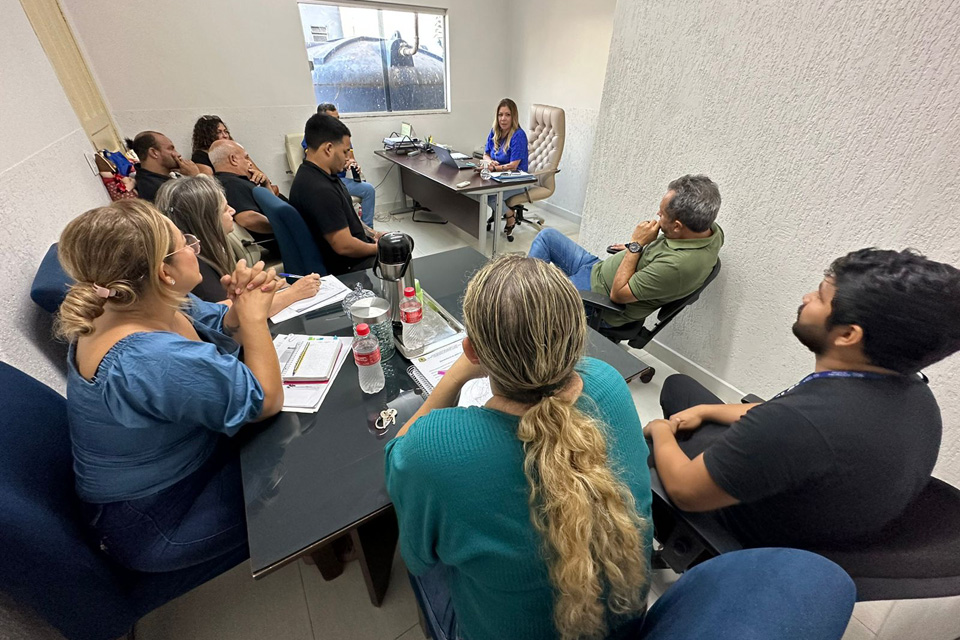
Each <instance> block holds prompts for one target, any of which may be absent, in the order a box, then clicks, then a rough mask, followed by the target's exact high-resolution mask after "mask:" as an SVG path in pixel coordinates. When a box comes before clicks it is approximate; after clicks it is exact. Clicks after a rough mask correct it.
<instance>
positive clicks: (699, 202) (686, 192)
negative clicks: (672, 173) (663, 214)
mask: <svg viewBox="0 0 960 640" xmlns="http://www.w3.org/2000/svg"><path fill="white" fill-rule="evenodd" d="M667 191H673V198H671V199H670V204H668V205H667V213H669V214H670V217H672V218H673V219H674V220H679V221H680V222H682V223H683V226H685V227H686V228H687V229H690V231H693V232H696V233H700V232H703V231H707V230H708V229H710V227H711V225H713V222H714V220H716V219H717V213H719V212H720V189H719V188H718V187H717V184H716V183H715V182H714V181H713V180H711V179H710V178H708V177H707V176H702V175H698V176H692V175H685V176H681V177H679V178H677V179H676V180H674V181H673V182H671V183H670V184H669V185H667Z"/></svg>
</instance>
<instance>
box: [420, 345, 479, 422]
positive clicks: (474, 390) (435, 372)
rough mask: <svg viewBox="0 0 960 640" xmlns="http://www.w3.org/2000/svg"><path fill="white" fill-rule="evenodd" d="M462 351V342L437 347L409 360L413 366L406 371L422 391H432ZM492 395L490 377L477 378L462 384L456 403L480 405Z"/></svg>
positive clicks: (470, 405) (463, 405)
mask: <svg viewBox="0 0 960 640" xmlns="http://www.w3.org/2000/svg"><path fill="white" fill-rule="evenodd" d="M462 353H463V343H461V342H457V343H454V344H451V345H449V346H446V347H443V348H442V349H437V350H436V351H434V352H432V353H428V354H427V355H424V356H420V357H418V358H414V359H413V360H411V362H412V363H413V366H411V367H410V368H409V369H407V373H408V374H409V375H410V377H411V378H413V379H414V380H415V381H416V382H417V383H418V384H419V385H420V386H421V387H422V388H423V390H424V391H427V392H430V391H433V388H434V387H436V386H437V384H438V383H439V382H440V379H441V378H442V377H443V376H444V374H446V373H447V371H448V370H449V369H450V367H452V366H453V363H454V362H456V361H457V359H458V358H459V357H460V355H461V354H462ZM492 397H493V391H492V390H491V389H490V379H489V378H479V379H477V380H471V381H469V382H468V383H467V384H465V385H463V388H462V389H461V390H460V401H459V403H458V404H459V406H461V407H482V406H483V405H484V404H486V402H487V400H489V399H490V398H492Z"/></svg>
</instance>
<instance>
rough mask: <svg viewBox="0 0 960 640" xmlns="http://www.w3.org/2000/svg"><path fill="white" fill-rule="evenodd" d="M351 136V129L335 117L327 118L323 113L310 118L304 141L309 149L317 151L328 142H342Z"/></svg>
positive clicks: (305, 128) (304, 130) (304, 133)
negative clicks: (344, 138) (345, 137)
mask: <svg viewBox="0 0 960 640" xmlns="http://www.w3.org/2000/svg"><path fill="white" fill-rule="evenodd" d="M349 135H350V129H347V125H345V124H343V123H342V122H340V121H339V120H337V119H336V118H334V117H333V116H326V115H323V114H321V113H318V114H316V115H312V116H310V119H309V120H307V125H306V126H305V127H304V129H303V139H304V140H305V141H306V143H307V148H308V149H310V150H311V151H316V150H317V149H319V148H320V145H322V144H326V143H328V142H340V141H341V140H343V137H344V136H349Z"/></svg>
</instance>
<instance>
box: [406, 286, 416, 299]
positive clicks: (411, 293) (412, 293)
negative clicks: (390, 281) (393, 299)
mask: <svg viewBox="0 0 960 640" xmlns="http://www.w3.org/2000/svg"><path fill="white" fill-rule="evenodd" d="M415 295H417V290H416V289H414V288H413V287H407V288H406V289H404V290H403V297H404V298H412V297H414V296H415Z"/></svg>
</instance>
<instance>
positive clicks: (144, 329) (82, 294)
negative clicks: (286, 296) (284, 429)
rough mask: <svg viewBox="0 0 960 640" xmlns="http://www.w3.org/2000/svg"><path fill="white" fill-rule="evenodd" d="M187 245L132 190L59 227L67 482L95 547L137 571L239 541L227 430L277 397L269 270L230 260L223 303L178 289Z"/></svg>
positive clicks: (169, 567) (179, 562)
mask: <svg viewBox="0 0 960 640" xmlns="http://www.w3.org/2000/svg"><path fill="white" fill-rule="evenodd" d="M198 251H199V247H198V246H197V243H196V239H195V238H188V237H185V236H184V234H182V233H181V232H180V230H179V229H177V227H176V226H175V225H174V224H173V223H172V222H171V221H170V220H169V219H168V218H166V217H164V216H163V215H161V214H160V212H159V211H157V210H156V209H155V208H154V206H153V205H152V204H150V203H148V202H146V201H144V200H121V201H118V202H114V203H112V204H110V205H109V206H106V207H100V208H98V209H92V210H90V211H87V212H86V213H84V214H83V215H81V216H79V217H78V218H76V219H75V220H73V221H72V222H70V224H68V225H67V227H66V229H64V231H63V234H62V235H61V236H60V245H59V256H60V261H61V264H62V265H63V268H64V270H65V271H66V272H67V273H68V274H69V275H70V277H72V278H73V279H74V280H75V282H76V283H75V284H74V285H73V286H71V287H70V290H69V291H68V292H67V295H66V298H65V300H64V301H63V304H62V305H61V306H60V313H59V318H58V330H59V333H60V335H61V336H63V337H64V338H66V339H67V340H68V342H69V343H70V347H69V352H68V372H67V412H68V420H69V425H70V437H71V441H72V445H73V456H74V470H75V472H76V489H77V493H78V495H79V497H80V498H81V500H82V502H83V503H84V512H85V513H84V515H85V518H86V519H87V521H88V522H89V524H90V526H91V527H92V529H93V530H94V532H95V534H96V538H97V541H98V543H99V545H98V546H99V547H100V548H101V549H102V550H103V551H104V552H105V553H106V554H108V555H109V556H111V557H112V558H113V559H114V560H116V561H117V562H119V563H120V564H121V565H123V566H125V567H128V568H130V569H134V570H138V571H145V572H165V571H174V570H178V569H184V568H186V567H198V566H199V565H201V564H203V565H204V566H209V564H208V563H210V562H213V561H214V560H216V559H220V558H223V557H224V556H227V555H228V554H234V555H235V554H237V553H243V552H245V549H246V544H247V537H246V525H245V519H244V502H243V491H242V486H241V480H240V464H239V458H238V455H237V450H236V448H235V446H234V445H233V443H232V442H231V440H230V436H233V435H235V434H236V433H237V432H238V431H239V430H240V429H241V428H242V427H243V425H245V424H247V423H248V422H254V421H257V420H263V419H265V418H268V417H270V416H272V415H274V414H276V413H278V412H279V411H280V409H281V407H282V404H283V388H282V383H281V379H280V366H279V364H278V362H277V355H276V351H275V350H274V347H273V342H272V340H271V337H270V331H269V329H268V327H267V314H268V312H269V309H270V305H271V304H272V302H273V297H274V292H275V290H276V288H277V286H278V285H279V281H278V280H277V278H276V276H275V274H274V272H273V270H272V269H271V270H268V271H264V270H263V264H262V263H258V264H257V265H255V266H254V267H252V268H247V267H246V265H244V264H243V263H242V262H241V263H240V264H238V265H237V268H236V269H234V270H233V271H232V272H231V273H230V274H229V276H228V278H225V283H226V284H228V285H229V287H230V291H231V295H230V299H231V301H232V305H231V306H230V307H229V308H228V307H227V306H224V305H219V304H210V303H207V302H203V301H201V300H199V299H198V298H196V297H194V296H192V295H190V293H189V292H190V291H192V290H193V288H194V287H196V286H197V284H199V283H200V278H201V276H200V269H199V266H198V261H197V253H198ZM237 291H240V293H239V294H237ZM241 347H243V358H242V360H241V359H240V358H239V354H240V348H241Z"/></svg>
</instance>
